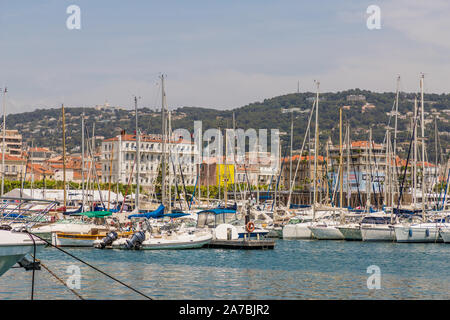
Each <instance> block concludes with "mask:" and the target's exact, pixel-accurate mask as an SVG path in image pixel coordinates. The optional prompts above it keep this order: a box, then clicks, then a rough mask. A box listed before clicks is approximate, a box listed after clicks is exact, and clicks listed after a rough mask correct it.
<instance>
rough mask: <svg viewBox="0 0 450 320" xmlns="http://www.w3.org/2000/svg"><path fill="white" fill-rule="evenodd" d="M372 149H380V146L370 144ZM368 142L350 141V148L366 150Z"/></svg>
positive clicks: (373, 143)
mask: <svg viewBox="0 0 450 320" xmlns="http://www.w3.org/2000/svg"><path fill="white" fill-rule="evenodd" d="M372 146H373V148H381V144H378V143H375V142H372ZM367 147H369V141H352V148H367Z"/></svg>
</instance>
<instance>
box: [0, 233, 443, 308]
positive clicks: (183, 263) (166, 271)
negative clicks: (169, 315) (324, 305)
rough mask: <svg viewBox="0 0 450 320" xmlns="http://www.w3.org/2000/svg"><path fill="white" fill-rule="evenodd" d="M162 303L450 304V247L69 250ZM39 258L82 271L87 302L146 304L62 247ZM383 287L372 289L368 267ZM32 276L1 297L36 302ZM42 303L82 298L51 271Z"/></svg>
mask: <svg viewBox="0 0 450 320" xmlns="http://www.w3.org/2000/svg"><path fill="white" fill-rule="evenodd" d="M67 250H68V251H69V252H71V253H72V254H74V255H76V256H78V257H80V258H82V259H84V260H85V261H87V262H89V263H91V264H93V265H95V266H96V267H99V268H100V269H101V270H103V271H105V272H107V273H108V274H110V275H112V276H114V277H116V278H118V279H120V280H121V281H123V282H125V283H127V284H129V285H131V286H132V287H134V288H136V289H138V290H140V291H142V292H143V293H145V294H147V295H149V296H151V297H153V298H155V299H450V273H449V272H448V270H449V269H450V245H448V244H407V243H402V244H399V243H366V242H347V241H314V240H312V241H302V240H290V241H288V240H277V243H276V246H275V249H274V250H267V251H239V250H219V249H197V250H178V251H171V250H167V251H119V250H98V249H67ZM38 258H39V259H41V260H42V262H43V263H44V264H45V265H46V266H48V267H49V268H50V269H51V270H52V271H53V272H55V273H56V274H57V275H58V276H59V277H60V278H62V279H64V280H67V279H68V277H69V273H67V268H68V267H69V266H70V265H76V266H79V267H80V270H81V288H80V289H79V290H77V291H78V292H79V293H80V294H81V295H82V296H83V297H84V298H86V299H141V298H142V297H141V296H139V295H138V294H136V293H134V292H133V291H131V290H129V289H128V288H125V287H123V286H121V285H120V284H118V283H115V282H113V281H112V280H110V279H109V278H107V277H106V276H104V275H102V274H100V273H98V272H96V271H94V270H92V269H90V268H88V267H86V266H85V265H83V264H81V263H80V262H78V261H76V260H74V259H72V258H70V257H69V256H67V255H64V254H63V253H61V252H59V251H58V250H56V249H52V248H46V249H44V250H42V251H41V252H40V253H38ZM370 265H377V266H378V267H379V268H380V270H381V289H378V290H373V289H372V290H369V289H368V288H367V278H368V277H369V276H370V274H368V273H367V267H369V266H370ZM30 290H31V272H26V271H24V270H23V269H10V270H9V271H8V272H7V273H5V274H4V275H3V276H2V277H0V299H29V298H30ZM35 299H77V297H76V296H74V295H73V294H72V293H71V292H70V291H68V290H67V288H65V287H64V286H62V285H61V284H60V283H59V282H57V281H56V280H54V278H53V277H52V276H51V275H50V274H49V273H48V272H47V271H45V270H44V269H42V270H41V271H37V272H36V282H35Z"/></svg>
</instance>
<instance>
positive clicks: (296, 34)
mask: <svg viewBox="0 0 450 320" xmlns="http://www.w3.org/2000/svg"><path fill="white" fill-rule="evenodd" d="M71 4H76V5H78V6H79V7H80V8H81V30H69V29H67V27H66V20H67V18H68V17H69V14H67V13H66V8H67V7H68V6H69V5H71ZM372 4H374V5H378V6H379V7H380V9H381V29H380V30H369V29H368V28H367V25H366V20H367V18H368V17H369V14H367V13H366V9H367V7H368V6H369V5H372ZM449 16H450V1H447V0H436V1H434V0H432V1H423V0H395V1H364V0H355V1H350V0H349V1H336V0H329V1H328V0H327V1H325V0H321V1H310V0H308V1H301V0H293V1H289V0H273V1H265V0H238V1H234V0H182V1H172V0H167V1H149V0H145V1H144V0H142V1H138V0H135V1H113V0H107V1H106V0H96V1H92V0H89V1H88V0H74V1H63V0H53V1H50V0H48V1H45V0H40V1H35V0H34V1H32V0H20V1H13V0H0V40H1V42H0V43H1V45H0V87H3V86H4V85H5V84H6V85H7V86H8V90H9V93H8V100H7V102H8V103H7V109H8V113H16V112H23V111H31V110H34V109H35V108H43V107H56V106H59V105H60V104H61V103H62V102H64V103H65V105H67V106H83V105H84V106H94V105H96V104H103V103H104V102H105V101H108V102H109V103H110V104H111V105H122V106H131V104H132V96H133V95H134V94H136V95H140V96H142V100H141V105H143V106H144V105H145V106H156V105H158V106H159V105H160V95H159V90H160V89H159V85H158V76H159V74H160V73H161V72H163V73H164V74H166V75H167V82H166V89H167V90H166V91H167V101H168V104H169V106H170V107H171V108H173V107H178V106H199V107H212V108H220V109H225V108H234V107H239V106H242V105H245V104H247V103H250V102H255V101H261V100H263V99H265V98H271V97H273V96H277V95H282V94H286V93H292V92H295V91H296V90H297V81H300V91H313V90H314V82H313V81H314V80H315V79H317V80H319V81H320V82H321V91H339V90H345V89H351V88H361V89H369V90H374V91H395V79H396V77H397V75H401V77H402V87H401V89H402V90H405V91H409V92H410V91H417V90H418V89H419V88H418V87H419V74H420V72H424V73H425V92H436V93H442V92H449V86H448V83H449V82H448V75H450V55H449V54H448V53H449V49H450V19H449V18H448V17H449Z"/></svg>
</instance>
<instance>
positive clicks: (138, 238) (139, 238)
mask: <svg viewBox="0 0 450 320" xmlns="http://www.w3.org/2000/svg"><path fill="white" fill-rule="evenodd" d="M144 240H145V233H144V232H143V231H138V232H136V233H135V234H133V236H132V237H131V239H130V240H127V243H126V244H125V248H126V249H128V250H132V249H136V250H137V249H139V248H140V247H141V244H142V242H144Z"/></svg>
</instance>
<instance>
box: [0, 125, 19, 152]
mask: <svg viewBox="0 0 450 320" xmlns="http://www.w3.org/2000/svg"><path fill="white" fill-rule="evenodd" d="M2 151H3V130H2V131H1V132H0V152H2ZM5 154H10V155H12V156H21V154H22V135H21V134H20V133H19V131H18V130H8V129H7V130H6V132H5Z"/></svg>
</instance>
